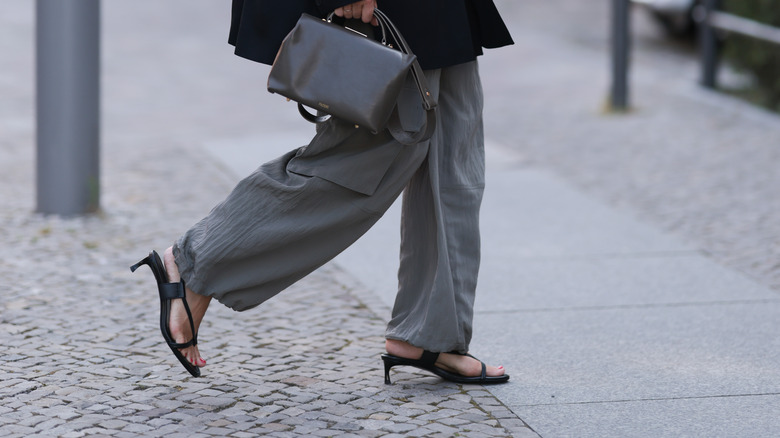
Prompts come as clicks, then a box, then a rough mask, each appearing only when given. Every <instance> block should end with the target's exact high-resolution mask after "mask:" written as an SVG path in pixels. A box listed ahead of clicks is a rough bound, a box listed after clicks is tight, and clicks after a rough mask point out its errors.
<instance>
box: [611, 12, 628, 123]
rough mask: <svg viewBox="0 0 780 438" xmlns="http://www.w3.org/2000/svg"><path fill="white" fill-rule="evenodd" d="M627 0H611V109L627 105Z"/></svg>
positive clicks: (623, 107)
mask: <svg viewBox="0 0 780 438" xmlns="http://www.w3.org/2000/svg"><path fill="white" fill-rule="evenodd" d="M629 3H630V2H629V0H612V89H611V91H610V105H611V109H612V110H613V111H625V110H627V109H628V105H629V89H628V69H629V54H630V50H631V22H630V14H629V12H630V4H629Z"/></svg>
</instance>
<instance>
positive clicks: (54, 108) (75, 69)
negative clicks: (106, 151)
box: [35, 0, 100, 215]
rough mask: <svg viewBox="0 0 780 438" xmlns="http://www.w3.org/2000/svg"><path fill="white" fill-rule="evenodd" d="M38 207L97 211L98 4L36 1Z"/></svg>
mask: <svg viewBox="0 0 780 438" xmlns="http://www.w3.org/2000/svg"><path fill="white" fill-rule="evenodd" d="M35 16H36V88H37V96H36V118H37V169H36V172H37V177H36V183H37V207H36V210H37V211H38V212H40V213H45V214H59V215H78V214H85V213H90V212H95V211H97V210H98V208H99V207H100V163H99V161H100V0H37V2H36V12H35Z"/></svg>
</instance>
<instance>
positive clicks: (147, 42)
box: [0, 0, 780, 437]
mask: <svg viewBox="0 0 780 438" xmlns="http://www.w3.org/2000/svg"><path fill="white" fill-rule="evenodd" d="M549 3H555V4H549ZM582 3H585V2H580V1H578V0H576V1H575V0H561V1H560V2H544V1H541V0H539V1H527V2H510V1H504V2H499V6H500V8H501V10H502V12H504V13H505V15H506V18H507V20H508V21H509V25H510V28H511V29H512V31H513V35H514V36H515V39H516V41H517V44H516V46H514V47H512V48H510V49H505V50H501V51H496V52H489V53H488V56H486V57H485V58H484V59H482V61H481V67H482V75H483V79H484V82H485V90H486V102H487V107H486V115H487V116H488V117H487V124H488V126H487V132H488V136H489V137H488V150H487V153H488V172H489V173H488V189H487V192H486V196H485V202H484V207H483V214H482V221H483V230H484V236H483V251H484V255H483V265H482V271H481V277H480V285H479V293H478V300H477V307H476V321H475V322H476V324H475V328H476V333H475V337H474V342H473V344H472V346H473V348H472V352H473V353H474V354H475V355H477V356H478V357H480V358H482V359H484V360H486V361H488V362H492V363H501V364H503V365H504V366H505V367H506V368H507V369H508V371H509V372H510V374H512V380H511V381H510V383H509V384H507V385H503V386H499V387H490V388H482V387H478V386H460V385H454V384H449V383H446V382H442V381H441V380H440V379H438V378H435V377H433V376H430V375H427V374H425V373H417V372H413V370H412V369H400V370H399V371H398V372H394V374H393V380H394V382H395V384H394V385H392V386H385V385H384V384H383V383H382V372H381V363H380V360H379V357H378V356H379V354H380V353H381V352H382V347H383V345H382V334H383V327H384V322H385V321H386V318H387V315H388V312H389V307H390V305H391V304H392V299H393V294H394V287H395V278H394V274H395V269H396V266H397V256H396V255H397V245H398V243H397V235H398V228H397V220H398V211H397V208H396V207H394V208H393V209H391V211H390V212H389V213H388V214H387V215H386V216H385V217H384V218H383V219H382V220H381V221H380V223H379V224H377V226H376V227H375V228H374V229H372V230H371V231H370V232H369V233H368V234H367V235H366V236H365V237H364V238H363V239H361V241H359V242H358V243H357V244H356V245H355V246H353V247H352V248H350V249H349V250H348V251H346V252H345V253H344V254H342V255H340V256H339V257H338V258H337V259H336V260H334V262H333V263H331V264H329V265H327V266H326V267H324V268H323V269H322V270H320V271H318V272H317V273H315V274H313V275H312V276H310V277H308V278H307V279H304V280H303V281H301V282H300V283H299V284H297V285H295V286H294V287H292V288H291V289H290V290H289V291H287V292H285V293H283V294H281V295H280V296H279V297H277V298H275V299H273V300H271V301H270V302H268V303H266V304H264V305H263V306H262V307H261V308H259V309H255V310H254V311H250V312H245V313H241V314H237V313H234V312H231V311H229V310H226V309H225V308H222V307H221V306H219V305H216V304H215V305H214V306H213V307H212V308H211V309H210V310H209V313H208V316H207V318H206V320H205V321H204V325H203V326H202V330H201V336H200V338H201V344H202V351H203V352H204V354H205V355H206V357H207V359H209V366H208V367H207V368H206V369H204V377H203V378H201V379H191V378H187V377H186V376H185V375H184V374H183V371H182V370H181V367H180V366H179V365H178V364H177V363H176V361H175V360H174V359H173V357H172V355H171V354H170V352H169V351H167V348H166V347H165V346H164V345H162V344H161V341H160V339H159V338H160V336H159V333H158V331H159V330H158V328H157V319H158V318H157V313H156V307H157V301H158V300H157V297H156V295H155V294H154V292H153V283H152V278H151V275H150V274H149V273H148V272H146V271H145V268H144V271H139V272H137V273H136V274H134V275H131V274H130V272H129V270H128V269H127V266H129V265H130V264H132V263H133V262H135V261H137V259H138V258H140V257H142V256H144V255H145V253H146V252H147V251H148V250H149V249H150V248H156V249H158V250H162V249H163V248H165V247H166V246H168V245H169V244H170V243H171V241H172V240H173V239H175V238H176V237H177V236H178V235H179V234H180V233H181V232H182V230H184V229H186V228H187V227H189V226H190V225H191V224H192V223H194V222H195V221H196V220H198V219H200V218H201V217H202V216H203V214H205V212H207V211H208V209H209V208H211V207H212V206H213V205H214V204H215V203H216V202H218V201H219V200H220V199H222V197H224V196H225V194H226V193H227V192H228V191H229V190H230V189H231V188H232V186H233V184H234V183H235V182H236V181H237V180H238V179H239V178H240V177H242V176H243V175H245V174H247V173H248V172H249V171H251V170H254V168H255V167H257V165H258V164H259V163H261V162H263V161H265V160H267V159H268V158H272V157H275V156H277V155H279V154H280V153H283V152H286V151H287V150H289V149H290V148H293V147H296V146H299V145H302V144H305V143H306V142H307V141H308V139H309V137H310V136H311V133H312V127H311V126H310V125H308V124H307V123H306V122H303V121H302V120H301V119H300V118H299V116H298V115H297V112H296V111H295V108H294V106H293V105H292V104H287V103H285V102H283V100H282V99H280V98H279V97H278V96H273V95H269V94H268V93H267V92H266V91H265V89H264V83H265V75H266V74H267V69H266V68H263V67H259V66H257V65H255V64H253V63H250V62H247V61H244V60H241V59H239V58H237V57H235V56H233V55H232V53H231V52H230V50H229V48H227V47H226V45H225V39H226V31H227V29H226V23H227V22H228V21H227V20H228V14H229V10H228V8H225V5H224V4H221V3H216V2H208V1H205V0H202V1H196V2H194V1H191V0H190V1H187V2H185V1H183V0H176V1H174V0H170V1H166V2H162V3H161V2H155V1H152V0H136V1H134V2H105V3H104V4H103V6H104V14H103V15H104V24H103V26H104V46H103V47H104V49H103V50H104V83H103V85H104V131H103V132H104V134H103V154H104V156H103V171H104V173H103V175H104V179H103V199H102V201H103V206H104V210H105V212H104V214H102V215H101V216H99V217H91V218H80V219H58V218H44V217H39V216H36V215H32V214H30V212H31V211H32V210H33V208H34V197H33V196H34V185H33V184H34V173H33V169H34V155H33V152H34V138H33V133H34V130H33V107H32V105H33V99H32V96H33V89H32V79H31V78H32V77H33V69H32V59H33V51H32V49H33V46H32V12H33V3H32V2H16V3H13V4H8V5H4V9H3V14H2V17H0V53H2V55H3V56H2V57H0V63H2V64H0V67H1V68H0V94H2V95H3V100H2V101H0V196H1V197H2V199H3V202H2V205H1V207H0V217H1V218H2V221H3V224H4V227H3V228H4V231H6V232H5V233H3V235H2V236H0V245H1V246H2V248H3V249H4V251H3V253H4V255H3V256H2V258H0V284H2V285H3V302H2V304H0V342H1V343H2V345H3V346H4V349H3V352H4V353H5V355H4V356H5V357H4V360H3V361H2V362H0V373H2V376H3V377H2V379H1V380H0V435H3V436H36V435H38V436H73V437H78V436H86V435H105V436H162V435H166V436H168V435H173V436H184V435H186V436H214V435H220V436H221V435H226V436H236V437H249V436H258V435H269V436H280V437H282V436H442V437H445V436H446V437H449V436H456V435H457V436H473V437H482V436H517V437H524V436H529V437H530V436H543V437H563V436H577V437H610V436H614V437H630V436H636V437H644V436H654V437H655V436H669V437H677V436H773V435H774V434H775V433H776V431H777V430H778V428H780V420H778V418H780V417H778V415H777V412H780V375H779V374H780V348H779V347H780V341H779V340H778V338H777V336H776V333H777V331H778V328H780V322H778V321H780V296H779V295H778V292H777V290H775V289H773V288H772V286H774V285H776V283H775V279H776V278H777V274H776V271H777V270H778V269H777V268H776V261H772V260H771V259H770V257H769V256H771V255H772V254H774V255H776V254H775V253H776V248H774V250H772V249H767V248H766V246H767V243H766V242H767V237H766V236H770V237H771V238H773V239H776V236H778V235H780V233H776V232H777V231H778V229H777V225H776V224H777V221H776V217H777V216H776V213H777V212H778V211H777V208H776V205H777V201H776V200H775V198H777V197H776V196H775V195H774V193H773V187H777V185H775V184H773V182H774V181H777V178H778V176H777V175H776V174H780V173H778V172H776V169H777V163H779V162H780V161H778V159H780V156H779V155H778V154H779V153H778V152H777V149H778V148H777V145H778V139H780V123H778V118H777V117H776V116H775V115H770V114H766V113H764V112H762V111H760V110H757V109H754V108H751V107H750V106H748V105H746V104H743V103H740V102H737V101H734V100H732V99H729V98H725V97H722V96H719V95H716V94H713V93H708V92H705V91H702V90H700V89H698V87H697V86H696V85H695V65H693V64H691V63H690V61H689V60H688V59H689V58H688V57H687V55H686V54H685V53H684V52H675V51H672V52H671V54H669V53H670V52H667V51H666V50H664V49H663V48H660V47H658V44H657V43H655V42H654V41H655V40H653V38H654V37H653V33H652V32H653V31H652V29H651V28H650V26H649V24H648V23H646V22H643V21H642V20H641V17H639V20H638V21H637V22H636V23H637V27H638V29H637V32H638V34H639V37H640V38H639V40H638V43H637V47H638V54H637V58H636V63H635V72H634V73H635V74H634V76H633V77H634V85H635V87H636V88H635V90H636V95H635V104H636V107H637V109H636V111H635V112H634V113H632V114H629V115H626V116H609V115H604V114H602V113H601V112H600V111H599V109H600V108H599V107H600V104H601V102H602V100H603V98H604V90H606V72H607V69H606V65H607V64H606V51H605V50H604V49H605V48H604V47H603V46H604V39H603V36H602V35H601V32H602V31H603V29H604V23H603V19H604V17H606V16H607V15H606V5H607V3H608V2H606V1H602V2H598V3H594V4H591V5H587V6H586V5H583V4H582ZM589 3H590V2H589ZM566 17H576V18H578V19H579V20H574V19H571V18H566ZM599 29H601V30H599ZM572 66H576V69H573V68H572ZM734 143H737V144H738V145H739V148H738V149H735V148H734V147H733V144H734ZM692 162H693V163H695V164H692ZM746 188H750V189H751V190H749V191H748V192H747V193H749V195H750V196H742V195H743V194H744V193H745V192H742V191H740V189H745V190H747V189H746ZM728 207H730V208H728ZM722 217H726V218H727V219H728V220H721V218H722ZM753 217H756V218H759V219H757V220H751V218H753ZM769 241H770V242H776V241H777V240H769ZM769 246H770V247H771V245H769ZM772 251H774V253H773V252H772ZM772 266H775V268H774V269H773V268H772ZM312 309H314V310H312Z"/></svg>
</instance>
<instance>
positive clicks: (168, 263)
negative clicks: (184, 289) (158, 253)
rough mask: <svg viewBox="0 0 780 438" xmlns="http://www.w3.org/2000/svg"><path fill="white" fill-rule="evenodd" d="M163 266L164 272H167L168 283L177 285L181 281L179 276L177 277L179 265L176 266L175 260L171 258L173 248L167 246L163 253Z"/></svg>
mask: <svg viewBox="0 0 780 438" xmlns="http://www.w3.org/2000/svg"><path fill="white" fill-rule="evenodd" d="M163 264H164V265H165V270H166V271H167V272H168V281H169V282H171V283H178V282H179V281H181V275H179V265H177V264H176V258H175V257H174V256H173V247H172V246H169V247H168V248H167V249H166V250H165V252H164V253H163Z"/></svg>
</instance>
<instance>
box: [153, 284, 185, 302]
mask: <svg viewBox="0 0 780 438" xmlns="http://www.w3.org/2000/svg"><path fill="white" fill-rule="evenodd" d="M159 286H160V298H162V299H164V300H174V299H176V298H184V297H185V295H184V283H182V282H178V283H161V284H160V285H159Z"/></svg>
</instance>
